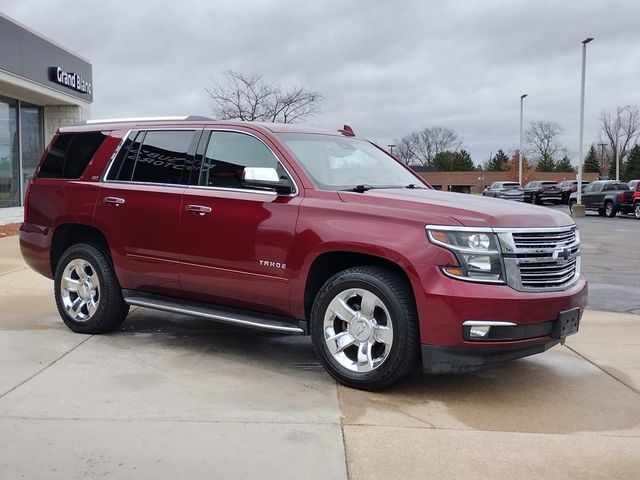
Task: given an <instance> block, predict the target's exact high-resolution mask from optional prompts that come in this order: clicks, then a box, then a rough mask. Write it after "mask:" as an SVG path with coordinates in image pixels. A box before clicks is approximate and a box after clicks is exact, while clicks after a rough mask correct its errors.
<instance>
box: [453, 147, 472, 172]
mask: <svg viewBox="0 0 640 480" xmlns="http://www.w3.org/2000/svg"><path fill="white" fill-rule="evenodd" d="M474 167H475V166H474V165H473V160H471V155H469V152H467V151H466V150H464V149H463V150H460V151H459V152H456V154H455V169H456V170H457V171H461V172H471V171H473V170H474Z"/></svg>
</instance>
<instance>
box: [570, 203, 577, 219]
mask: <svg viewBox="0 0 640 480" xmlns="http://www.w3.org/2000/svg"><path fill="white" fill-rule="evenodd" d="M576 203H577V201H576V200H569V215H571V216H573V206H574V205H575V204H576Z"/></svg>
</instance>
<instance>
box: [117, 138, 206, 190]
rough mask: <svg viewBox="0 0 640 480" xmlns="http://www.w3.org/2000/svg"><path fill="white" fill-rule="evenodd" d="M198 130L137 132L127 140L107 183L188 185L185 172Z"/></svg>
mask: <svg viewBox="0 0 640 480" xmlns="http://www.w3.org/2000/svg"><path fill="white" fill-rule="evenodd" d="M193 134H194V130H152V131H147V132H137V133H136V134H135V136H134V137H133V138H131V137H130V138H129V139H127V140H126V141H125V142H124V144H123V145H122V148H121V149H120V152H119V153H118V156H117V157H116V159H115V161H114V162H113V165H112V166H111V168H110V170H109V173H108V174H107V180H116V181H121V182H143V183H163V184H171V185H178V184H183V183H186V182H187V180H188V179H187V178H183V175H182V173H183V170H184V167H185V161H186V158H187V153H188V151H189V146H190V145H191V142H192V140H193Z"/></svg>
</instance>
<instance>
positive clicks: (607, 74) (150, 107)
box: [0, 0, 640, 163]
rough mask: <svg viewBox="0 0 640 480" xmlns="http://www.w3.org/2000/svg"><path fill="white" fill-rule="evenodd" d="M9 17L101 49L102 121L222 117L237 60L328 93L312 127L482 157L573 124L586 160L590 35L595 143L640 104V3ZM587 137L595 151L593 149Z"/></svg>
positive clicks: (208, 6)
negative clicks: (619, 111)
mask: <svg viewBox="0 0 640 480" xmlns="http://www.w3.org/2000/svg"><path fill="white" fill-rule="evenodd" d="M0 9H1V10H2V12H3V13H5V14H6V15H8V16H9V17H12V18H13V19H15V20H17V21H18V22H21V23H23V24H25V25H26V26H28V27H30V28H32V29H34V30H36V31H37V32H39V33H40V34H42V35H44V36H46V37H48V38H50V39H52V40H54V41H55V42H57V43H59V44H61V45H63V46H65V47H67V48H68V49H70V50H71V51H73V52H75V53H78V54H80V55H81V56H83V57H85V58H87V59H89V61H90V62H91V63H92V64H93V84H94V103H93V105H92V116H93V118H108V117H122V116H151V115H180V114H207V115H209V114H210V113H211V112H210V108H209V102H208V98H207V95H206V93H205V91H204V89H205V87H207V86H208V85H209V84H210V81H211V79H219V78H220V77H221V74H222V72H224V71H225V70H229V69H234V70H239V71H242V72H257V73H261V74H263V75H264V76H265V77H267V78H268V79H271V80H277V81H281V82H282V83H284V84H287V83H289V82H290V83H298V82H305V83H307V84H309V85H310V86H312V87H313V88H314V89H316V90H317V91H319V92H320V93H321V94H322V95H323V96H324V101H323V103H322V111H321V113H320V114H317V115H315V116H314V117H312V118H311V119H309V120H307V122H308V123H312V124H317V125H321V126H324V127H330V128H338V127H341V126H342V125H343V124H344V123H347V124H350V125H351V126H352V127H353V129H354V130H355V132H356V134H358V135H359V136H363V137H366V138H369V139H372V140H374V141H376V142H378V143H380V144H382V145H387V144H389V143H392V142H393V141H394V139H397V138H399V137H401V136H403V135H405V134H408V133H410V132H412V131H416V130H419V129H422V128H425V127H430V126H438V125H442V126H446V127H450V128H453V129H455V130H456V131H457V132H458V134H459V135H460V136H461V138H462V140H463V145H464V147H465V148H466V149H467V150H468V151H469V152H470V153H471V155H472V158H473V160H474V162H476V163H482V162H483V161H485V160H486V159H487V157H488V156H489V154H490V153H491V152H494V153H495V151H496V150H497V149H499V148H502V149H504V150H505V151H508V150H512V149H514V148H516V147H517V144H518V139H519V108H520V95H521V94H523V93H528V94H529V96H528V97H527V98H526V99H525V109H524V116H525V125H527V124H528V123H529V122H530V121H532V120H550V121H555V122H558V123H560V124H561V125H562V126H563V127H564V129H565V133H564V135H563V137H562V140H563V143H564V145H565V146H566V147H567V148H568V152H569V154H570V155H571V156H572V157H576V156H577V150H578V123H579V96H580V68H581V58H582V57H581V54H582V53H581V48H582V45H581V43H580V42H581V41H582V40H583V39H585V38H587V37H595V40H594V41H593V42H592V43H590V44H589V46H588V50H587V88H586V107H585V144H586V145H588V144H589V143H590V142H593V141H596V140H597V138H598V134H599V121H598V116H599V114H600V112H601V111H602V110H612V109H614V108H615V107H616V105H627V104H631V105H638V104H640V87H639V85H640V28H639V23H638V20H639V19H640V2H637V1H633V0H627V1H614V0H607V1H588V0H582V1H564V2H563V1H557V0H532V1H516V0H504V1H498V0H483V1H479V0H478V1H452V0H449V1H446V2H445V1H439V2H436V1H425V0H422V1H421V0H413V1H400V0H397V1H388V0H387V1H372V0H369V1H364V0H362V1H348V0H341V1H320V0H315V1H313V2H305V1H300V2H293V1H290V0H252V1H244V2H243V1H238V0H236V1H218V0H182V1H177V2H160V1H155V2H154V1H147V0H135V1H119V0H118V1H114V0H110V1H107V2H91V1H84V2H79V1H77V0H73V1H69V0H1V1H0ZM586 148H587V147H586V146H585V150H586Z"/></svg>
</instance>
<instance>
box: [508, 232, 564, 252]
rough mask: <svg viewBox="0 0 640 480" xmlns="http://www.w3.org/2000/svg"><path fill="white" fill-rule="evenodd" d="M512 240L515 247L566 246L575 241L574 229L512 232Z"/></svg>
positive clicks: (553, 247) (552, 247)
mask: <svg viewBox="0 0 640 480" xmlns="http://www.w3.org/2000/svg"><path fill="white" fill-rule="evenodd" d="M512 235H513V242H514V244H515V247H516V248H551V249H555V248H556V247H559V246H567V245H571V244H573V243H575V241H576V231H575V230H568V231H564V232H545V233H536V232H522V233H513V234H512Z"/></svg>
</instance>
